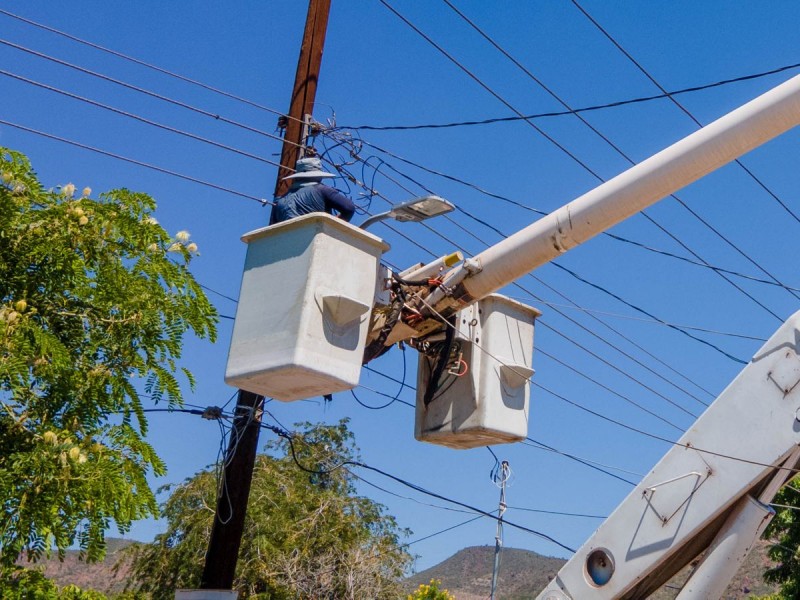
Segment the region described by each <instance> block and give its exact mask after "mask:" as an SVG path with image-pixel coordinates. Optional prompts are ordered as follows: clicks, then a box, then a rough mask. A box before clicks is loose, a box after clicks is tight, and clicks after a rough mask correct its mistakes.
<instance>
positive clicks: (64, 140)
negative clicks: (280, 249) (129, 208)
mask: <svg viewBox="0 0 800 600" xmlns="http://www.w3.org/2000/svg"><path fill="white" fill-rule="evenodd" d="M0 125H7V126H8V127H13V128H15V129H19V130H21V131H26V132H28V133H33V134H35V135H39V136H42V137H45V138H48V139H51V140H55V141H58V142H62V143H65V144H69V145H70V146H75V147H76V148H82V149H83V150H89V151H91V152H96V153H97V154H102V155H103V156H108V157H110V158H115V159H117V160H121V161H123V162H127V163H131V164H134V165H137V166H140V167H144V168H146V169H151V170H153V171H158V172H159V173H163V174H165V175H171V176H172V177H177V178H179V179H184V180H186V181H191V182H192V183H197V184H200V185H204V186H206V187H210V188H213V189H215V190H219V191H221V192H226V193H228V194H233V195H234V196H239V197H241V198H247V199H248V200H255V201H256V202H258V203H259V204H261V205H262V206H266V205H267V204H270V205H271V204H274V202H270V201H269V200H265V199H264V198H259V197H257V196H251V195H250V194H245V193H243V192H237V191H236V190H232V189H230V188H226V187H224V186H221V185H217V184H215V183H210V182H208V181H203V180H202V179H197V178H196V177H192V176H190V175H183V174H182V173H177V172H175V171H170V170H169V169H165V168H163V167H159V166H156V165H152V164H149V163H146V162H142V161H140V160H136V159H133V158H128V157H126V156H121V155H119V154H115V153H113V152H109V151H108V150H102V149H100V148H95V147H94V146H89V145H87V144H82V143H80V142H76V141H74V140H69V139H67V138H63V137H59V136H57V135H53V134H51V133H46V132H44V131H39V130H37V129H33V128H31V127H25V126H24V125H19V124H17V123H12V122H11V121H6V120H5V119H0Z"/></svg>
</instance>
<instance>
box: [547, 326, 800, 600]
mask: <svg viewBox="0 0 800 600" xmlns="http://www.w3.org/2000/svg"><path fill="white" fill-rule="evenodd" d="M798 353H800V312H798V313H796V314H795V315H793V316H792V317H791V318H790V319H789V320H788V321H786V323H784V324H783V325H782V326H781V327H780V329H778V331H777V332H776V333H775V334H774V335H773V336H772V337H771V338H770V339H769V341H767V343H766V344H764V346H763V347H762V348H761V349H760V350H759V351H758V352H757V353H756V355H755V356H754V357H753V359H752V361H751V362H750V363H749V364H748V365H747V367H745V368H744V370H742V372H741V373H740V374H739V375H738V376H737V377H736V379H734V380H733V382H732V383H731V384H730V385H729V386H728V387H727V388H726V389H725V391H723V392H722V394H720V396H719V397H718V398H717V399H716V400H715V401H714V403H713V404H712V405H711V406H710V407H709V408H708V409H707V410H706V412H705V413H704V414H703V415H702V416H701V417H700V418H699V419H698V420H697V422H696V423H695V424H694V425H693V426H692V427H691V428H690V429H689V430H688V431H687V432H686V433H685V434H684V435H683V436H682V437H681V439H680V440H679V441H678V442H677V443H676V444H675V445H674V446H673V447H672V449H670V450H669V452H667V454H666V455H665V456H664V457H663V458H662V459H661V461H660V462H659V463H658V464H657V465H656V466H655V467H654V468H653V470H652V471H651V472H650V473H649V474H648V475H647V476H646V477H645V478H644V479H643V480H642V481H641V483H639V485H638V486H636V488H635V489H634V490H633V491H632V492H631V493H630V495H629V496H628V497H627V498H626V499H625V500H624V501H623V502H622V503H621V504H620V505H619V506H618V507H617V509H616V510H615V511H614V512H613V513H612V515H611V516H610V517H608V519H606V521H605V522H604V523H603V524H602V525H601V526H600V528H599V529H598V530H597V531H596V532H595V533H594V534H593V535H592V536H591V537H590V538H589V540H588V541H587V542H586V543H585V544H584V545H583V546H582V547H581V548H580V549H579V550H578V552H577V553H576V554H575V555H574V556H573V557H572V558H571V559H570V560H569V562H567V564H566V565H564V567H563V568H562V569H561V571H559V573H558V575H557V577H556V578H555V579H554V580H553V581H552V582H551V583H550V585H549V586H548V587H547V588H546V589H545V590H544V591H543V592H542V593H541V594H540V595H539V599H540V600H565V599H570V600H572V599H574V600H600V599H603V600H611V599H614V600H623V599H625V600H632V599H634V598H647V597H648V596H649V595H650V594H651V593H652V592H653V591H655V590H656V589H658V588H659V587H660V586H661V585H663V584H664V583H665V582H666V581H668V580H669V579H670V578H671V577H672V575H674V574H675V573H677V572H678V571H679V570H680V569H681V568H683V567H684V566H685V565H687V564H688V563H689V562H690V561H692V560H694V559H695V558H696V557H697V556H699V555H700V554H701V553H702V552H704V551H705V550H706V549H707V548H710V550H709V551H708V552H707V553H706V556H705V557H704V559H703V563H701V564H700V566H699V567H698V569H697V570H696V571H695V572H694V574H693V576H692V578H691V579H690V581H689V582H688V583H687V584H686V586H684V588H683V591H682V593H681V595H680V596H678V598H679V599H680V600H690V599H691V600H700V599H716V598H719V597H720V595H721V594H722V592H723V591H724V589H725V587H726V586H727V582H728V581H729V579H730V577H731V576H733V575H734V574H735V572H736V570H737V568H738V564H739V562H741V561H740V560H738V561H737V559H743V558H744V556H746V554H747V550H749V548H750V546H751V545H752V543H753V542H754V541H755V539H756V538H757V537H758V535H760V533H761V532H762V531H763V528H764V527H765V526H766V524H767V523H768V522H769V520H770V519H771V517H772V515H773V514H774V513H773V511H772V510H771V508H769V507H768V506H767V504H768V503H769V502H771V501H772V498H773V497H774V495H775V494H776V493H777V491H778V490H779V489H780V487H781V485H783V483H785V482H786V480H787V479H789V478H790V477H792V476H793V475H794V474H795V471H794V469H795V468H796V467H797V466H798V458H800V450H798V444H800V385H799V384H800V356H798Z"/></svg>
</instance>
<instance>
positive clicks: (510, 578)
mask: <svg viewBox="0 0 800 600" xmlns="http://www.w3.org/2000/svg"><path fill="white" fill-rule="evenodd" d="M135 543H136V542H133V541H131V540H120V539H114V538H109V539H108V540H107V544H108V552H107V554H106V559H105V560H104V561H103V562H101V563H97V564H86V563H85V562H83V561H82V560H80V556H79V552H78V551H76V550H69V551H67V552H66V555H65V557H64V561H63V562H61V561H59V560H58V558H51V559H49V560H43V561H40V562H38V563H36V565H28V564H25V563H23V564H25V566H34V567H43V568H44V572H45V575H46V576H47V577H49V578H51V579H53V580H55V582H56V583H57V584H58V585H59V586H64V585H67V584H70V583H71V584H75V585H77V586H79V587H81V588H83V589H93V590H97V591H100V592H104V593H114V592H120V591H122V590H123V589H124V587H125V583H126V582H127V580H128V578H129V576H130V565H129V563H128V562H127V561H126V560H125V553H124V550H125V548H127V547H128V546H130V545H131V544H135ZM767 547H768V543H767V542H764V541H760V542H759V543H758V545H757V546H756V548H755V549H754V550H753V551H752V552H751V553H750V555H749V556H748V558H747V560H746V561H745V564H744V565H743V566H742V568H741V569H740V570H739V573H738V574H737V575H736V577H735V578H734V580H733V581H732V582H731V585H730V586H729V587H728V589H727V590H726V592H725V594H724V595H723V597H722V600H744V599H746V598H749V597H750V595H751V594H753V595H759V596H760V595H765V594H768V593H771V592H774V591H775V590H776V586H772V585H768V584H765V583H764V581H763V580H762V578H761V574H762V573H763V572H764V570H765V569H766V568H768V567H770V566H772V564H773V563H772V562H771V561H770V560H769V558H768V557H767ZM120 561H121V562H120ZM493 561H494V546H473V547H470V548H464V549H463V550H459V551H458V552H456V553H455V554H454V555H453V556H451V557H450V558H448V559H446V560H444V561H443V562H441V563H439V564H438V565H436V566H434V567H431V568H430V569H426V570H424V571H421V572H419V573H416V574H415V575H413V576H411V577H409V578H408V579H407V580H406V588H407V589H408V590H409V591H411V590H414V589H416V588H417V587H418V586H419V584H421V583H428V582H430V580H431V579H438V580H440V581H441V582H442V587H444V588H446V589H448V590H449V591H450V593H452V594H453V595H454V596H455V597H456V599H457V600H486V598H488V597H489V593H490V591H491V582H492V565H493ZM117 562H120V567H119V569H118V570H117V571H116V572H115V571H114V565H115V564H116V563H117ZM563 564H564V560H563V559H561V558H553V557H551V556H542V555H540V554H537V553H536V552H531V551H529V550H520V549H516V548H503V552H502V555H501V560H500V576H499V578H498V585H497V598H498V600H528V599H531V598H535V597H536V596H537V594H538V593H539V592H540V591H541V590H542V589H543V588H544V587H545V586H546V585H547V583H548V582H549V581H550V580H551V579H552V578H553V577H555V575H556V573H558V570H559V569H560V568H561V566H562V565H563ZM690 570H691V565H690V566H689V567H687V568H686V569H684V570H683V571H681V572H680V573H678V574H677V575H676V576H675V577H674V578H673V579H672V580H671V581H670V582H669V583H667V584H666V585H665V586H664V587H662V588H661V589H660V590H659V591H657V592H656V593H655V594H653V595H652V596H651V600H673V599H674V598H675V597H676V596H677V594H678V591H679V590H680V587H681V585H682V584H683V583H684V582H685V581H686V579H687V577H688V575H689V572H690Z"/></svg>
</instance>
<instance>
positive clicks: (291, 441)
mask: <svg viewBox="0 0 800 600" xmlns="http://www.w3.org/2000/svg"><path fill="white" fill-rule="evenodd" d="M260 425H261V427H263V428H265V429H269V430H270V431H272V432H273V433H275V434H276V435H278V436H279V437H282V438H284V439H286V440H287V441H288V443H289V451H290V454H291V457H292V460H293V461H294V463H295V464H296V465H297V467H298V468H299V469H300V470H302V471H305V472H307V473H311V474H314V475H327V474H330V473H332V472H333V471H336V470H338V469H341V468H343V467H346V466H352V467H358V468H361V469H366V470H367V471H372V472H374V473H377V474H378V475H382V476H383V477H386V478H387V479H391V480H392V481H395V482H397V483H399V484H401V485H404V486H406V487H408V488H410V489H413V490H415V491H417V492H419V493H421V494H424V495H426V496H430V497H432V498H436V499H438V500H442V501H444V502H449V503H450V504H454V505H456V506H460V507H461V508H465V509H467V510H470V511H472V512H473V513H476V514H478V515H481V516H484V517H488V518H491V519H493V520H495V521H496V520H497V519H498V517H496V516H495V515H493V514H492V513H490V512H487V511H485V510H482V509H480V508H477V507H475V506H471V505H470V504H467V503H465V502H461V501H460V500H455V499H454V498H449V497H447V496H444V495H442V494H438V493H436V492H433V491H431V490H427V489H425V488H424V487H422V486H419V485H417V484H414V483H411V482H410V481H407V480H405V479H403V478H401V477H398V476H396V475H392V474H391V473H389V472H387V471H384V470H382V469H379V468H378V467H373V466H371V465H368V464H366V463H364V462H360V461H355V460H343V461H342V462H341V463H339V464H338V465H336V466H335V467H332V468H329V469H323V470H321V469H312V468H309V467H306V466H305V465H303V464H302V463H301V462H300V461H299V460H298V458H297V453H296V451H295V448H294V437H295V436H293V435H292V434H291V433H289V432H288V431H285V430H283V429H281V428H279V427H275V426H273V425H269V424H268V423H261V424H260ZM504 523H505V524H506V525H508V526H510V527H514V528H515V529H519V530H520V531H525V532H526V533H530V534H532V535H535V536H536V537H539V538H542V539H544V540H546V541H549V542H551V543H552V544H555V545H556V546H558V547H559V548H562V549H564V550H567V551H568V552H572V553H574V552H575V550H574V549H573V548H570V547H569V546H567V545H565V544H562V543H561V542H559V541H558V540H556V539H555V538H553V537H551V536H549V535H547V534H546V533H543V532H541V531H537V530H535V529H531V528H529V527H525V526H524V525H519V524H517V523H512V522H511V521H504Z"/></svg>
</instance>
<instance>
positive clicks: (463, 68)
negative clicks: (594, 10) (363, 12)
mask: <svg viewBox="0 0 800 600" xmlns="http://www.w3.org/2000/svg"><path fill="white" fill-rule="evenodd" d="M380 2H381V4H383V5H384V6H386V7H387V8H388V9H389V10H391V11H392V12H393V13H394V14H395V15H396V16H397V17H398V18H400V19H401V20H402V21H403V22H404V23H406V24H407V25H408V26H409V27H411V28H412V29H413V30H414V31H415V32H416V33H417V34H419V35H420V36H421V37H422V38H423V39H425V40H426V41H427V42H428V43H429V44H431V45H432V46H433V47H434V48H436V50H438V51H439V52H440V53H442V54H443V55H444V56H445V57H447V58H448V60H450V61H451V62H452V63H453V64H455V65H456V66H457V67H458V68H459V69H461V70H462V71H463V72H464V73H466V74H467V75H468V76H469V77H470V78H472V79H473V80H474V81H475V82H477V83H478V84H479V85H480V86H481V87H482V88H483V89H485V90H486V91H488V92H489V93H490V94H491V95H492V96H494V97H495V98H496V99H498V100H499V101H500V102H501V103H503V104H504V105H505V106H506V107H507V108H509V109H510V110H512V111H513V112H514V113H516V114H517V115H518V116H520V117H522V116H524V115H522V113H521V112H520V111H519V110H518V109H516V108H515V107H514V106H513V105H511V104H510V103H509V102H508V101H507V100H505V98H503V97H502V96H500V94H498V93H497V92H495V91H494V90H493V89H492V88H491V87H489V86H488V85H487V84H486V83H484V82H483V81H482V80H481V79H480V78H479V77H478V76H477V75H475V74H474V73H472V72H471V71H470V70H469V69H467V68H466V67H465V66H464V65H462V64H461V63H460V62H459V61H458V60H456V59H455V58H454V57H453V56H452V55H451V54H450V53H449V52H447V51H446V50H445V49H444V48H442V47H441V46H440V45H439V44H437V43H436V42H435V41H434V40H433V39H431V38H430V37H429V36H428V35H427V34H425V33H424V32H423V31H422V30H420V29H419V28H418V27H417V26H416V25H414V24H413V23H411V21H409V20H408V19H407V18H405V17H404V16H403V15H401V14H400V13H399V12H398V11H397V10H396V9H394V8H393V7H392V6H391V5H390V4H389V3H388V2H387V1H386V0H380ZM526 72H527V71H526ZM534 80H535V81H536V82H537V83H540V82H539V81H538V79H535V78H534ZM540 85H541V83H540ZM543 87H544V86H543ZM544 89H545V91H547V92H548V93H550V95H552V96H553V97H554V98H556V99H557V100H558V101H559V102H560V103H562V104H563V105H564V106H566V107H567V108H569V106H568V105H567V104H566V102H564V101H563V100H562V99H561V98H559V97H558V96H557V95H556V94H555V93H554V92H552V91H551V90H550V89H549V88H547V87H544ZM576 116H577V117H578V118H579V119H581V121H583V122H584V123H586V124H587V125H589V124H588V122H586V120H585V119H584V118H583V117H582V116H581V115H579V114H577V115H576ZM525 122H526V123H527V124H528V125H530V126H531V127H533V129H535V130H536V131H537V132H538V133H539V134H540V135H542V136H543V137H544V138H545V139H547V140H548V141H549V142H551V143H552V144H554V145H555V146H556V147H557V148H558V149H559V150H561V151H562V152H564V153H565V154H566V155H567V156H569V157H570V158H571V159H572V160H574V161H575V162H576V163H577V164H578V165H580V166H581V167H582V168H583V169H584V170H585V171H587V172H588V173H589V174H591V175H592V176H593V177H595V178H596V179H597V180H599V181H601V182H604V181H605V179H604V178H603V177H601V176H600V175H599V174H598V173H597V172H596V171H595V170H594V169H592V168H591V167H590V166H589V165H588V164H586V163H585V162H583V161H582V160H581V159H579V158H578V157H577V156H576V155H575V154H574V153H572V152H571V151H570V150H568V149H567V148H566V147H565V146H564V145H563V144H561V143H559V142H558V141H557V140H555V139H554V138H553V137H552V136H550V135H549V134H547V133H546V132H545V131H543V130H542V129H541V128H540V127H538V126H537V125H536V124H535V123H533V122H532V121H530V120H525ZM589 126H590V127H591V129H592V130H593V131H595V133H597V134H598V135H600V136H601V137H602V138H603V139H604V140H606V141H607V142H608V143H609V144H611V145H612V147H613V148H614V149H615V150H616V151H617V152H618V153H620V155H622V156H623V157H624V158H626V160H628V161H629V162H631V164H635V163H634V162H633V160H632V159H631V158H630V157H628V156H627V155H626V154H625V153H623V152H622V150H621V149H620V148H618V147H617V146H616V145H614V144H613V143H612V142H611V141H610V140H609V139H608V138H607V137H606V136H603V135H602V134H601V133H600V132H599V131H597V129H595V128H594V127H592V126H591V125H589ZM672 197H673V198H675V199H676V200H677V201H678V202H679V203H680V204H681V205H682V206H686V205H685V204H684V203H683V202H681V201H680V200H679V199H678V198H676V197H675V195H674V194H672ZM640 214H642V215H643V216H644V217H645V218H646V219H647V220H649V221H650V222H651V223H653V224H654V225H656V226H657V227H658V228H659V229H661V230H662V231H663V232H664V233H666V234H667V235H669V236H670V237H671V238H673V239H674V240H675V241H676V242H678V243H679V244H680V245H681V246H682V247H683V248H685V249H686V250H688V251H689V252H690V253H691V254H692V255H693V256H695V257H696V258H697V259H698V260H703V258H702V257H700V255H699V254H697V252H695V251H694V250H692V249H690V248H689V247H688V246H687V245H686V243H684V242H682V241H681V240H679V239H678V238H677V237H676V236H675V235H674V234H672V233H671V232H669V231H667V230H666V229H665V228H664V227H663V226H662V225H660V224H659V223H658V222H656V221H655V220H654V219H653V218H652V217H650V216H649V215H648V214H647V212H646V211H641V212H640ZM690 214H692V215H694V216H695V217H696V218H698V219H699V215H697V213H695V212H694V211H691V210H690ZM701 222H703V223H704V224H706V225H707V226H708V224H707V222H705V221H703V220H702V219H701ZM711 229H712V231H714V232H715V233H716V234H717V235H719V236H720V237H722V239H723V240H724V241H726V242H727V243H728V244H730V245H733V243H732V242H730V240H728V239H727V238H725V237H724V236H722V235H721V233H720V232H718V231H717V230H716V229H713V228H711ZM734 247H735V246H734ZM737 250H738V248H737ZM740 252H741V251H740ZM753 262H754V264H756V265H757V266H759V268H760V269H761V270H762V271H764V272H765V273H766V274H767V275H768V276H769V277H772V275H771V274H770V273H768V272H767V271H765V270H764V269H763V267H760V265H758V263H755V261H753ZM717 274H718V275H719V276H720V277H722V278H723V279H725V280H726V281H727V282H728V283H729V284H731V285H732V286H733V287H735V288H736V289H737V290H739V291H740V292H741V293H743V294H744V295H745V296H747V297H748V298H750V299H751V300H753V301H754V302H755V303H756V304H757V305H758V306H760V307H761V308H763V309H764V310H765V311H767V312H768V313H769V314H771V315H772V316H774V317H775V318H776V319H778V320H779V321H781V322H782V321H783V319H782V318H781V317H780V316H778V315H777V314H776V313H775V312H773V311H772V310H770V309H769V308H768V307H766V306H765V305H764V304H763V303H761V302H760V301H758V300H757V299H756V298H755V297H753V296H752V295H751V294H749V293H748V292H747V291H745V290H744V289H742V288H741V287H740V286H738V285H737V284H736V283H734V282H733V281H731V280H730V279H728V278H727V277H726V276H725V275H723V274H722V273H717Z"/></svg>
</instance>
